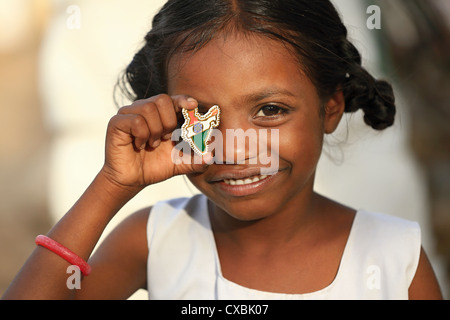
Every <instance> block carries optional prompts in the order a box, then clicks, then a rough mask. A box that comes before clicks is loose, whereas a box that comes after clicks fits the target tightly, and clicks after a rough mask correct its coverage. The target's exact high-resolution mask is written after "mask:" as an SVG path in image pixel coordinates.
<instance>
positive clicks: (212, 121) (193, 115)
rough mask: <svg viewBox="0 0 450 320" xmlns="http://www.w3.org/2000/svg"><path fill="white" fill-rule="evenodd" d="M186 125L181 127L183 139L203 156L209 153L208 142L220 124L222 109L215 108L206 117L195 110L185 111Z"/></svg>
mask: <svg viewBox="0 0 450 320" xmlns="http://www.w3.org/2000/svg"><path fill="white" fill-rule="evenodd" d="M182 112H183V116H184V120H185V121H184V124H183V125H182V126H181V137H182V138H183V140H184V141H186V142H187V143H189V145H190V146H191V148H192V150H194V152H195V153H197V154H198V155H200V156H202V155H205V154H206V153H208V142H209V139H210V138H211V135H212V130H213V129H214V128H217V127H218V126H219V123H220V108H219V106H217V105H216V106H213V107H211V109H209V110H208V112H207V113H206V114H204V115H202V114H200V113H199V112H198V108H195V109H194V110H187V109H183V110H182Z"/></svg>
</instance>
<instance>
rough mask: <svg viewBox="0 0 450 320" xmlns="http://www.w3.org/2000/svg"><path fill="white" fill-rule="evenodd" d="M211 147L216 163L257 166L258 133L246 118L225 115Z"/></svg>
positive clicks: (215, 131)
mask: <svg viewBox="0 0 450 320" xmlns="http://www.w3.org/2000/svg"><path fill="white" fill-rule="evenodd" d="M213 137H214V139H212V145H211V147H212V148H213V149H214V157H215V160H216V161H218V162H216V163H226V164H257V163H258V132H257V130H256V129H255V128H253V127H252V126H251V124H250V123H249V121H248V119H247V118H246V117H245V116H244V117H243V116H242V115H241V116H238V115H234V116H233V114H232V113H231V112H230V113H228V114H225V115H224V114H223V113H222V116H221V120H220V126H219V128H218V129H216V130H214V132H213Z"/></svg>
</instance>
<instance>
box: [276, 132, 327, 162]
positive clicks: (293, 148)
mask: <svg viewBox="0 0 450 320" xmlns="http://www.w3.org/2000/svg"><path fill="white" fill-rule="evenodd" d="M322 144H323V132H322V131H321V130H320V129H318V128H317V127H316V128H312V127H311V126H296V127H295V128H290V129H289V130H284V129H281V130H280V145H279V155H280V162H281V161H285V162H288V163H290V164H291V166H292V167H293V168H294V169H295V170H298V169H299V168H300V170H301V169H302V168H303V170H308V169H310V170H311V169H315V167H316V165H317V162H318V161H319V158H320V155H321V153H322Z"/></svg>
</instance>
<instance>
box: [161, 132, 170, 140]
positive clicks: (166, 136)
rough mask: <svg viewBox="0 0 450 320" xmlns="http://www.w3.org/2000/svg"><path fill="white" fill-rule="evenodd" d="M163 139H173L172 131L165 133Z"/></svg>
mask: <svg viewBox="0 0 450 320" xmlns="http://www.w3.org/2000/svg"><path fill="white" fill-rule="evenodd" d="M163 139H164V140H171V139H172V134H171V133H168V134H166V135H164V136H163Z"/></svg>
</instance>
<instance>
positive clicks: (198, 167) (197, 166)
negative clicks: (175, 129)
mask: <svg viewBox="0 0 450 320" xmlns="http://www.w3.org/2000/svg"><path fill="white" fill-rule="evenodd" d="M192 153H194V152H192ZM173 160H174V165H175V174H176V175H182V174H190V173H202V172H204V171H205V170H206V169H207V168H208V167H209V166H210V165H211V164H212V163H213V162H214V157H213V155H212V153H211V152H208V153H206V154H204V155H202V156H200V155H197V154H195V153H194V155H190V154H189V155H188V154H184V155H183V156H182V157H180V158H177V159H173Z"/></svg>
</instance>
